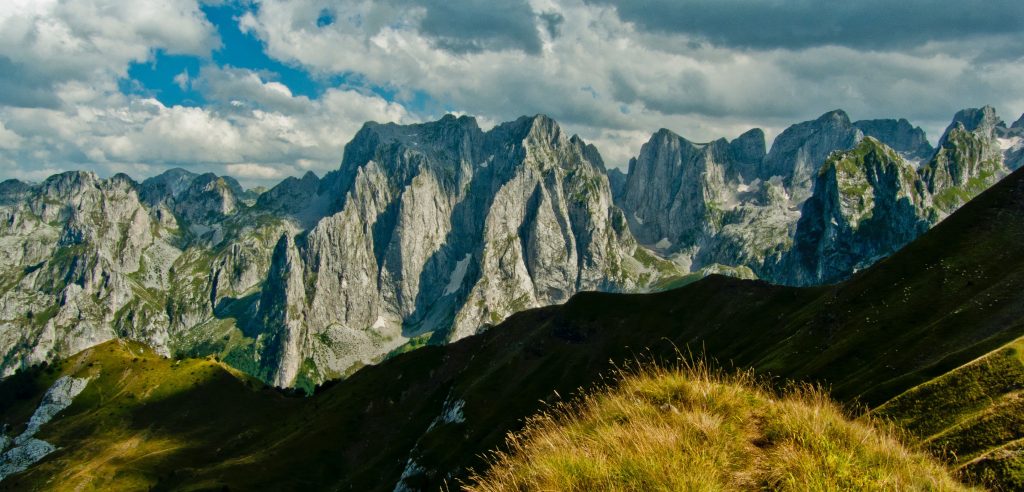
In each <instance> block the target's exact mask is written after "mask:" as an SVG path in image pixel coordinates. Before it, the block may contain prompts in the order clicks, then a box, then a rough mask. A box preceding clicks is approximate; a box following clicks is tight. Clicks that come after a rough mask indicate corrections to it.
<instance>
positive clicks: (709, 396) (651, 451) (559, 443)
mask: <svg viewBox="0 0 1024 492" xmlns="http://www.w3.org/2000/svg"><path fill="white" fill-rule="evenodd" d="M508 444H509V451H508V452H501V453H496V454H494V455H493V460H492V466H491V467H490V468H489V469H488V470H486V471H484V472H483V473H482V474H479V475H475V476H473V478H472V479H471V481H470V483H469V484H467V485H468V488H469V489H471V490H476V491H488V492H490V491H505V490H510V491H511V490H514V491H521V490H737V489H739V490H753V489H756V490H761V489H766V488H767V489H773V490H966V487H964V486H963V485H961V484H959V483H958V482H957V481H956V480H954V479H953V478H952V476H951V475H950V473H949V471H947V470H946V469H945V468H944V467H943V466H942V465H941V464H940V463H939V462H937V461H935V460H934V459H933V458H931V457H930V456H928V455H927V454H926V453H924V452H923V451H919V450H916V449H911V448H908V447H907V446H906V445H905V444H903V443H902V442H901V440H900V439H898V438H897V437H895V436H894V435H893V434H892V433H890V432H888V431H887V430H886V429H885V428H884V427H879V425H878V423H877V422H873V421H870V420H865V419H863V418H862V419H860V420H850V419H849V418H848V417H847V416H846V415H845V414H844V412H843V411H842V410H841V409H840V408H839V407H838V406H837V405H835V404H834V403H832V402H831V401H830V400H829V398H828V397H827V396H826V395H825V393H824V392H822V391H820V390H818V389H815V388H812V387H810V386H800V387H797V388H795V389H792V390H790V391H787V392H785V393H782V394H780V393H778V392H776V391H773V390H771V389H769V388H768V386H766V385H765V384H762V383H760V382H759V381H757V380H756V379H755V378H754V377H752V376H751V375H750V373H741V374H737V375H730V376H723V375H721V374H716V373H713V372H711V371H709V370H707V369H706V368H705V367H704V366H703V365H698V366H695V367H687V368H682V369H672V370H666V369H645V370H643V371H639V372H633V373H629V374H626V375H625V376H624V377H623V379H622V381H621V383H620V384H619V385H617V386H616V387H614V388H611V389H607V390H605V391H598V392H594V393H591V394H590V395H588V396H586V397H585V398H583V399H582V400H581V401H580V402H579V403H576V404H574V405H566V406H562V407H559V408H558V409H556V410H554V411H551V412H547V413H543V414H540V415H539V416H536V417H533V418H531V419H530V420H529V421H528V424H527V427H526V429H525V430H524V431H523V432H522V433H519V434H515V435H512V436H510V437H509V443H508Z"/></svg>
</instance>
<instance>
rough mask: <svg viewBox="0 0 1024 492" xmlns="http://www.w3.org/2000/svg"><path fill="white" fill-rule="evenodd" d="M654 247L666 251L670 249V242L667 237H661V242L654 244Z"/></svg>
mask: <svg viewBox="0 0 1024 492" xmlns="http://www.w3.org/2000/svg"><path fill="white" fill-rule="evenodd" d="M654 247H655V248H658V249H668V248H671V247H672V241H669V240H668V238H667V237H663V238H661V241H658V242H657V243H655V244H654Z"/></svg>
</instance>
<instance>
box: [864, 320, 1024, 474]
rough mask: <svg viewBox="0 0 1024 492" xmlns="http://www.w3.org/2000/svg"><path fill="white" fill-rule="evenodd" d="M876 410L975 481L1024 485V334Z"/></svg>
mask: <svg viewBox="0 0 1024 492" xmlns="http://www.w3.org/2000/svg"><path fill="white" fill-rule="evenodd" d="M874 413H875V414H876V415H878V416H881V417H883V418H888V419H892V420H893V421H894V422H895V423H896V424H898V425H900V426H901V427H903V428H905V429H907V431H908V432H910V433H911V434H912V435H914V436H916V437H917V438H919V439H921V440H922V441H923V442H924V443H925V445H926V446H927V447H928V449H929V450H931V452H932V453H933V454H935V455H936V456H941V457H943V458H944V459H946V460H947V461H948V462H950V463H951V464H953V465H954V466H956V468H957V470H958V471H959V473H960V475H961V476H963V477H964V478H967V479H969V480H970V481H971V482H974V483H980V484H984V485H985V486H987V487H989V488H993V489H997V490H1020V489H1024V338H1020V339H1017V340H1015V341H1014V342H1012V343H1010V344H1008V345H1006V346H1005V347H1003V348H1000V349H999V350H996V351H993V352H992V353H990V354H987V355H985V356H984V357H981V358H979V359H977V360H975V361H973V362H971V363H969V364H966V365H964V366H962V367H960V368H958V369H956V370H954V371H951V372H949V373H948V374H945V375H943V376H941V377H938V378H935V379H933V380H931V381H928V382H927V383H924V384H922V385H919V386H916V387H914V388H911V389H910V390H907V391H906V392H904V393H903V394H901V395H899V396H897V397H896V398H893V399H892V400H890V401H889V402H887V403H886V404H884V405H882V406H880V407H879V408H877V409H875V411H874Z"/></svg>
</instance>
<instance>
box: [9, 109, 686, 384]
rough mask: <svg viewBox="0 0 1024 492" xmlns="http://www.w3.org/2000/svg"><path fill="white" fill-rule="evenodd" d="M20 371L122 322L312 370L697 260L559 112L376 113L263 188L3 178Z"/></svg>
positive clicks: (259, 363) (259, 368)
mask: <svg viewBox="0 0 1024 492" xmlns="http://www.w3.org/2000/svg"><path fill="white" fill-rule="evenodd" d="M0 218H2V219H3V221H2V223H0V245H2V246H3V248H2V251H0V255H3V260H4V261H3V265H2V266H0V280H2V282H0V289H2V290H0V353H2V354H3V360H2V366H0V368H2V370H3V371H4V373H5V374H10V373H11V372H12V371H14V370H15V369H17V368H18V367H22V366H24V365H27V364H33V363H37V362H41V361H44V360H49V359H53V358H58V357H65V356H68V355H70V354H72V353H74V352H77V351H79V350H81V349H84V348H87V347H89V346H92V345H95V344H97V343H101V342H103V341H106V340H109V339H111V338H118V337H124V338H132V339H137V340H142V341H145V342H146V343H148V344H150V345H153V346H154V347H156V348H157V350H159V351H160V352H161V353H163V354H166V355H170V354H186V355H210V354H215V355H218V356H219V357H221V358H222V359H223V360H225V361H227V362H229V363H231V364H233V365H235V366H236V367H238V368H240V369H242V370H245V371H247V372H249V373H251V374H254V375H257V376H259V377H261V378H263V379H264V380H266V381H268V382H270V383H273V384H276V385H279V386H291V385H296V384H297V385H300V386H303V387H306V388H309V387H311V386H312V385H314V384H316V383H319V382H321V381H324V380H325V379H327V378H331V377H338V376H342V375H344V374H346V373H347V372H348V371H351V370H352V369H354V368H357V367H359V366H360V365H362V364H367V363H372V362H375V361H378V360H380V359H381V358H382V357H384V356H386V354H387V353H388V352H390V351H392V350H395V349H398V348H399V347H401V346H402V345H405V344H407V343H408V344H411V345H412V346H415V345H417V344H422V343H425V342H426V341H427V340H428V339H429V340H430V341H432V343H443V342H446V341H452V340H457V339H459V338H462V337H465V336H468V335H471V334H473V333H476V332H477V331H479V330H481V329H485V328H486V327H488V326H490V325H493V324H496V323H498V322H500V321H502V320H503V319H504V318H505V317H507V316H509V315H510V314H512V313H514V312H516V311H519V310H522V309H525V308H529V307H535V306H542V305H547V304H551V303H557V302H562V301H565V300H567V299H568V298H569V297H570V296H571V295H572V294H574V293H575V292H578V291H580V290H634V289H646V288H648V287H650V286H652V285H653V284H654V283H655V282H657V281H658V280H659V279H661V278H663V277H669V276H677V275H680V274H681V273H682V271H681V270H679V269H678V268H677V267H675V266H674V265H673V264H672V263H671V262H670V261H667V260H662V259H659V258H657V256H656V255H654V254H652V253H650V252H649V251H647V250H646V249H644V248H641V247H638V246H637V244H636V241H635V240H634V239H633V236H632V234H631V233H630V231H629V228H628V225H627V222H626V219H625V217H624V215H623V214H622V212H621V211H620V210H619V209H618V208H616V207H615V206H614V205H613V203H612V195H611V189H610V185H609V181H608V177H607V174H606V170H605V168H604V164H603V162H602V161H601V158H600V156H599V154H598V153H597V150H596V149H595V148H594V147H593V146H591V145H587V144H586V143H585V142H583V141H582V140H580V139H579V138H578V137H575V136H568V135H566V134H564V133H563V132H562V130H561V129H560V128H559V127H558V125H557V124H556V123H555V122H554V121H552V120H551V119H549V118H547V117H544V116H536V117H532V118H525V117H524V118H521V119H519V120H517V121H514V122H510V123H506V124H503V125H499V126H498V127H496V128H494V129H493V130H491V131H488V132H483V131H482V130H480V128H479V127H478V126H477V124H476V121H475V120H473V119H472V118H455V117H452V116H447V117H445V118H442V119H441V120H440V121H437V122H434V123H427V124H422V125H410V126H398V125H379V124H375V123H369V124H367V125H366V126H365V127H364V128H363V129H362V130H361V131H360V132H359V133H358V134H357V135H356V136H355V138H354V139H353V140H352V142H351V143H350V144H349V145H348V146H347V147H346V150H345V155H344V157H343V162H342V165H341V167H340V168H339V169H338V170H337V171H334V172H332V173H329V174H328V175H326V176H324V177H323V179H321V178H318V177H317V176H316V175H314V174H312V173H307V174H306V175H305V176H303V177H302V178H289V179H286V180H284V181H283V182H282V183H280V184H279V185H278V186H275V187H274V188H272V189H270V190H267V191H265V192H264V193H262V194H260V195H259V196H253V193H252V192H251V191H246V190H243V189H242V188H241V186H239V185H238V183H237V181H235V180H234V179H231V178H228V177H223V176H216V175H213V174H202V175H199V174H195V173H191V172H189V171H185V170H182V169H173V170H170V171H168V172H166V173H164V174H162V175H160V176H156V177H153V178H149V179H147V180H145V181H143V182H142V183H136V182H134V181H132V180H131V179H129V178H128V177H126V176H122V175H119V176H114V177H112V178H110V179H99V178H98V177H96V176H95V175H93V174H91V173H64V174H60V175H57V176H53V177H51V178H50V179H48V180H47V181H45V182H43V183H40V184H27V183H20V182H17V181H7V182H4V183H2V184H0Z"/></svg>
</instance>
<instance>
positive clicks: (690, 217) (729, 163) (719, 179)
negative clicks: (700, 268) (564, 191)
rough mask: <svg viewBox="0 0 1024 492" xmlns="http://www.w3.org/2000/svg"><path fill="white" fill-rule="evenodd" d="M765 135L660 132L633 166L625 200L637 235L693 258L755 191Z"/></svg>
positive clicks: (647, 242) (760, 133) (622, 198)
mask: <svg viewBox="0 0 1024 492" xmlns="http://www.w3.org/2000/svg"><path fill="white" fill-rule="evenodd" d="M764 149H765V145H764V133H763V132H761V130H757V129H755V130H751V131H750V132H747V133H745V134H743V135H741V136H740V137H739V138H737V139H736V140H733V141H732V142H729V141H727V140H725V139H720V140H716V141H714V142H711V143H707V144H700V143H694V142H690V141H689V140H687V139H685V138H683V137H680V136H679V135H676V134H674V133H672V132H671V131H669V130H664V129H662V130H660V131H658V132H657V133H655V134H654V136H653V137H651V140H650V141H648V142H647V143H646V144H644V146H643V147H642V148H641V150H640V156H639V157H637V158H636V159H633V160H632V161H631V162H630V165H629V174H628V177H627V180H626V183H625V187H624V190H623V193H622V195H621V199H620V202H619V203H620V204H621V206H622V208H623V209H624V210H626V211H627V218H628V220H629V223H630V228H631V229H632V231H633V233H634V234H635V235H636V237H637V239H638V240H639V241H640V242H642V243H645V244H652V245H655V246H656V247H657V248H658V249H659V250H662V251H668V252H685V253H687V254H689V255H690V256H692V255H693V253H694V252H695V251H696V250H698V249H699V248H700V247H701V246H702V245H703V244H705V243H706V242H707V241H708V238H710V237H713V236H714V235H716V234H717V233H718V232H719V231H720V229H721V227H722V225H723V224H722V222H723V216H724V214H725V212H726V211H728V210H731V209H732V208H733V207H734V206H735V204H736V203H737V202H738V200H739V196H740V195H742V194H744V193H747V192H748V191H749V186H748V185H747V184H746V183H748V182H750V180H752V179H756V175H757V172H758V166H759V165H760V164H761V161H762V159H764V156H765V154H764Z"/></svg>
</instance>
